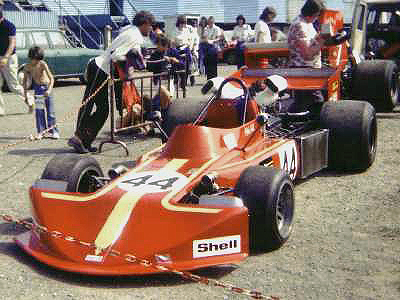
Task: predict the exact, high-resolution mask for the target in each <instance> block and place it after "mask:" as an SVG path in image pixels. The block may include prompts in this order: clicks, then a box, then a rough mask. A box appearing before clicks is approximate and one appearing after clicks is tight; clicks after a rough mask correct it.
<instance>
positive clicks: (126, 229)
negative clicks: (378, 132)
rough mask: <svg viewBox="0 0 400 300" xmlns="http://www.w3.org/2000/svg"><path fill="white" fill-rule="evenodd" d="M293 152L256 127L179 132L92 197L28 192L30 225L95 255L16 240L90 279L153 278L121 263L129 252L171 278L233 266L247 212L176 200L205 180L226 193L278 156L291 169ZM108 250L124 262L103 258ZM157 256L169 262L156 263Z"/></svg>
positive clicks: (53, 243)
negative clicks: (170, 272)
mask: <svg viewBox="0 0 400 300" xmlns="http://www.w3.org/2000/svg"><path fill="white" fill-rule="evenodd" d="M296 147H297V146H296V144H295V142H294V141H293V140H281V139H271V138H266V137H264V136H263V131H262V130H261V128H260V126H259V125H258V124H257V123H256V121H255V120H254V119H253V120H251V121H249V122H248V123H246V124H245V125H243V126H239V127H236V128H231V129H223V128H211V127H205V126H195V125H180V126H178V127H177V128H176V129H175V131H174V132H173V133H172V135H171V137H170V138H169V140H168V142H167V143H166V144H165V145H163V146H161V147H160V148H158V149H155V150H153V151H151V152H149V153H147V154H145V155H144V156H143V157H142V158H141V159H139V160H138V163H137V166H136V167H135V168H134V169H132V170H130V171H129V172H127V173H125V174H124V175H122V176H121V177H118V178H117V179H115V180H113V181H111V182H110V183H109V184H107V185H106V186H104V187H103V188H101V189H100V190H98V191H96V192H95V193H92V194H80V193H66V192H57V191H51V190H43V189H38V188H35V186H32V187H31V189H30V197H31V201H32V209H33V216H34V220H35V222H36V223H37V224H39V225H41V226H46V227H47V228H48V230H50V231H59V232H62V233H64V234H66V235H69V236H72V237H74V238H76V239H78V240H79V241H83V242H87V243H90V244H92V245H93V244H94V245H95V247H92V248H91V247H85V246H83V245H81V244H79V243H77V242H71V241H66V240H65V239H61V238H55V237H52V236H50V235H48V234H44V233H40V234H38V233H36V232H33V231H30V232H28V233H25V234H23V235H21V236H19V237H17V239H16V242H17V243H18V245H20V246H21V247H22V248H23V249H24V250H25V251H26V252H28V253H29V254H30V255H32V256H34V257H35V258H37V259H38V260H40V261H42V262H44V263H46V264H49V265H51V266H54V267H57V268H60V269H64V270H68V271H73V272H80V273H87V274H97V275H122V274H143V273H155V272H160V270H159V269H156V268H154V267H145V266H143V265H141V264H139V263H135V262H133V263H132V262H127V261H126V260H124V259H123V256H124V255H127V254H131V255H134V256H136V257H138V258H141V259H146V260H149V261H150V262H153V263H157V264H160V265H165V266H167V267H169V268H173V269H178V270H190V269H196V268H201V267H206V266H212V265H218V264H227V263H237V262H239V261H240V260H242V259H244V258H245V257H247V255H248V253H249V246H248V245H249V236H248V211H247V208H246V207H244V206H243V205H228V206H227V205H218V204H217V203H216V204H215V205H207V206H205V205H201V204H185V203H183V202H184V201H183V200H182V199H184V196H185V195H187V194H188V192H190V191H191V190H192V189H193V187H194V186H195V185H196V184H198V183H199V181H200V179H201V178H202V176H203V175H205V174H208V173H211V172H213V173H215V174H217V179H216V183H217V184H218V185H219V186H224V187H232V188H233V187H234V186H235V184H236V182H237V180H238V178H239V175H240V173H241V172H242V171H243V170H244V169H245V168H247V167H249V166H252V165H258V164H265V165H270V166H276V167H278V168H282V167H283V166H284V165H283V159H282V157H283V156H284V155H286V152H288V153H289V154H290V155H291V156H292V157H291V159H292V160H293V161H294V164H295V165H296V166H299V159H300V157H299V155H298V150H297V148H296ZM292 153H295V155H294V156H293V154H292ZM291 165H292V164H291ZM296 172H297V168H295V169H293V170H292V173H291V177H292V178H294V177H295V176H296ZM231 196H233V194H231ZM227 197H229V194H228V195H227ZM232 199H234V198H233V197H232ZM218 247H219V248H218ZM111 250H113V251H118V252H119V253H121V255H122V257H121V256H120V257H115V256H113V255H110V251H111ZM157 255H160V256H162V257H167V258H168V259H166V260H165V261H161V262H160V261H157V260H156V258H155V256H157Z"/></svg>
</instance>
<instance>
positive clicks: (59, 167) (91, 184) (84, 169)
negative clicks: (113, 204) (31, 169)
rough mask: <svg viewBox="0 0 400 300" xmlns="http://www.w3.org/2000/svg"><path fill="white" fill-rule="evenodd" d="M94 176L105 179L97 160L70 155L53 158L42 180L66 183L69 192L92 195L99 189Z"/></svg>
mask: <svg viewBox="0 0 400 300" xmlns="http://www.w3.org/2000/svg"><path fill="white" fill-rule="evenodd" d="M93 176H96V177H103V171H102V170H101V168H100V166H99V163H98V162H97V160H96V159H94V158H93V157H91V156H82V155H79V154H75V153H68V154H59V155H56V156H55V157H53V158H52V159H51V160H50V161H49V162H48V164H47V166H46V168H45V169H44V171H43V173H42V177H41V179H50V180H61V181H66V182H67V183H68V184H67V188H66V191H67V192H79V193H91V192H95V191H96V189H97V185H96V182H95V181H94V180H93Z"/></svg>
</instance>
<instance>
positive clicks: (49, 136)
mask: <svg viewBox="0 0 400 300" xmlns="http://www.w3.org/2000/svg"><path fill="white" fill-rule="evenodd" d="M42 136H43V137H44V138H46V139H53V140H58V139H59V138H60V134H59V133H58V132H57V131H54V132H53V133H52V132H48V131H47V132H44V133H43V135H42Z"/></svg>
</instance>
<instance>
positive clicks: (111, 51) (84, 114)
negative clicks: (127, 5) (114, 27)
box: [0, 0, 154, 153]
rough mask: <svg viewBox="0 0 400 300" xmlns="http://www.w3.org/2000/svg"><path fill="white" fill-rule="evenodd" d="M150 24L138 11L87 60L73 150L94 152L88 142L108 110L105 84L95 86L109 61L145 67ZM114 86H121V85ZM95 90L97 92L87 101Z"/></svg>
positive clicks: (149, 17)
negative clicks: (143, 51)
mask: <svg viewBox="0 0 400 300" xmlns="http://www.w3.org/2000/svg"><path fill="white" fill-rule="evenodd" d="M0 1H1V0H0ZM153 23H154V16H153V15H152V14H151V13H150V12H147V11H140V12H138V13H137V14H136V15H135V17H134V18H133V21H132V25H128V26H125V27H123V28H122V29H121V32H120V33H119V35H118V36H117V37H116V38H115V39H114V40H113V42H112V43H111V45H110V47H108V49H107V50H105V52H104V53H103V54H102V55H100V56H98V57H96V58H95V59H94V60H92V61H91V62H90V63H89V65H88V70H87V74H88V78H87V85H86V90H85V94H84V98H83V103H84V105H83V106H82V107H81V108H80V110H79V113H78V120H77V124H76V129H75V134H74V136H72V137H71V138H70V139H69V140H68V145H69V146H71V147H73V148H74V149H75V151H76V152H78V153H87V152H96V151H97V148H96V147H93V146H92V143H93V141H94V140H95V138H96V136H97V134H98V133H99V131H100V129H101V128H102V127H103V126H104V123H105V122H106V120H107V117H108V113H109V105H108V88H107V84H105V85H104V86H103V87H102V88H101V89H99V87H100V86H101V84H103V82H104V81H105V80H107V77H108V75H109V74H110V63H111V62H114V63H118V64H119V65H124V66H129V67H133V68H134V69H144V68H145V63H144V60H143V57H142V55H141V46H142V45H143V43H144V37H145V36H147V35H148V34H149V33H150V31H151V30H152V24H153ZM131 58H132V59H131ZM117 88H119V89H121V87H117ZM98 89H99V90H98ZM96 91H97V93H96V94H95V95H94V96H93V97H92V98H91V99H89V100H87V99H88V98H89V97H91V95H93V94H94V93H95V92H96ZM118 92H120V91H116V93H118ZM85 102H86V103H85ZM94 105H96V106H95V110H94V111H93V108H94Z"/></svg>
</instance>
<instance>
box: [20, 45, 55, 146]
mask: <svg viewBox="0 0 400 300" xmlns="http://www.w3.org/2000/svg"><path fill="white" fill-rule="evenodd" d="M28 58H29V59H30V62H29V63H28V64H26V66H25V67H24V80H23V87H24V94H25V98H28V89H29V86H28V78H30V79H31V81H32V86H31V89H32V90H33V91H34V97H35V117H36V128H37V132H38V134H39V138H41V137H48V138H53V139H58V138H59V137H60V135H59V133H58V129H57V127H56V117H55V112H54V101H53V97H52V96H51V92H52V89H53V85H54V77H53V74H52V73H51V71H50V69H49V66H48V65H47V63H46V62H45V61H44V60H43V58H44V50H43V49H42V48H40V47H38V46H34V47H32V48H30V49H29V52H28Z"/></svg>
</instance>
